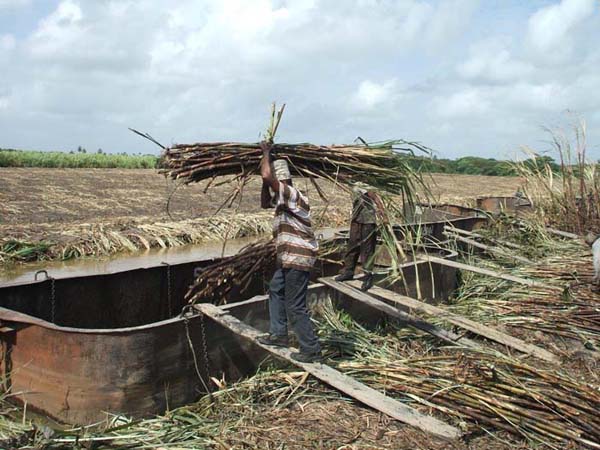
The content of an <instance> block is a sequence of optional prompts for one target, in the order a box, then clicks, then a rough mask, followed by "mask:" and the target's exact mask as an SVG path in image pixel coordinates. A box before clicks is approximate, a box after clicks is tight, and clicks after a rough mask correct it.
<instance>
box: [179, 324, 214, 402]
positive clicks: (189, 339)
mask: <svg viewBox="0 0 600 450" xmlns="http://www.w3.org/2000/svg"><path fill="white" fill-rule="evenodd" d="M203 318H204V315H202V318H201V320H203ZM183 323H184V325H185V335H186V336H187V341H188V345H189V347H190V351H191V352H192V358H193V360H194V368H195V369H196V375H197V376H198V379H199V380H200V382H201V383H202V385H203V386H204V389H206V392H208V395H210V397H211V400H212V392H211V390H210V388H209V387H208V384H207V383H206V381H205V380H204V378H203V377H202V374H201V373H200V367H199V366H198V359H197V358H196V350H195V349H194V343H193V342H192V338H191V336H190V325H189V319H188V318H187V317H185V316H183ZM203 334H204V333H203ZM206 369H207V373H208V367H207V368H206Z"/></svg>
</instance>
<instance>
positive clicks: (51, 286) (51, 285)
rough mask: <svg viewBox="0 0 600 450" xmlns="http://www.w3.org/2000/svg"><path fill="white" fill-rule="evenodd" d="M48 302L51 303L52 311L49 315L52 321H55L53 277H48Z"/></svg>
mask: <svg viewBox="0 0 600 450" xmlns="http://www.w3.org/2000/svg"><path fill="white" fill-rule="evenodd" d="M50 302H51V304H52V311H51V315H50V317H51V318H52V323H55V321H56V287H55V285H54V278H50Z"/></svg>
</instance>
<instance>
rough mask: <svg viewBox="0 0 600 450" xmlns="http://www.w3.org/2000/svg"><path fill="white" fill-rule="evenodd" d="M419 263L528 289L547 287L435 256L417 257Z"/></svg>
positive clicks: (535, 282)
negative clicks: (496, 279)
mask: <svg viewBox="0 0 600 450" xmlns="http://www.w3.org/2000/svg"><path fill="white" fill-rule="evenodd" d="M417 260H419V261H426V262H432V263H436V264H442V265H444V266H448V267H454V268H455V269H461V270H466V271H469V272H474V273H479V274H481V275H488V276H490V277H494V278H500V279H502V280H506V281H512V282H513V283H518V284H523V285H525V286H529V287H548V286H546V285H544V284H542V283H539V282H537V281H534V280H528V279H527V278H521V277H516V276H514V275H508V274H504V273H500V272H496V271H495V270H490V269H484V268H481V267H476V266H471V265H470V264H464V263H460V262H457V261H451V260H449V259H444V258H439V257H437V256H419V257H417Z"/></svg>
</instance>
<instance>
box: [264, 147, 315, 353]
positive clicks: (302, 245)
mask: <svg viewBox="0 0 600 450" xmlns="http://www.w3.org/2000/svg"><path fill="white" fill-rule="evenodd" d="M260 146H261V148H262V150H263V157H262V160H261V166H260V174H261V176H262V178H263V189H262V193H261V206H262V207H263V208H269V207H271V206H275V219H274V222H273V235H274V238H275V246H276V249H277V263H276V270H275V274H274V275H273V279H272V280H271V284H270V286H269V321H270V329H269V334H267V335H265V336H260V337H259V338H258V342H260V343H261V344H264V345H274V346H280V347H287V346H288V329H287V325H288V317H289V321H290V324H291V326H292V329H293V331H294V333H295V334H296V336H297V338H298V342H299V345H300V352H299V353H292V354H291V357H292V358H293V359H295V360H297V361H300V362H315V361H319V360H321V346H320V344H319V339H318V338H317V335H316V333H315V330H314V327H313V324H312V322H311V321H310V314H309V312H308V307H307V305H306V294H307V290H308V282H309V278H310V271H311V270H312V268H313V266H314V264H315V260H316V258H317V250H318V244H317V241H316V239H315V236H314V233H313V230H312V225H311V221H310V207H309V205H308V199H307V198H306V197H305V196H304V195H302V193H301V192H300V191H299V190H298V189H296V188H295V187H294V186H293V185H292V179H291V175H290V171H289V168H288V165H287V161H285V160H283V159H279V160H275V161H273V166H272V167H271V145H270V144H269V143H267V142H262V143H261V144H260ZM273 172H275V173H273ZM269 189H271V190H272V191H273V192H274V194H275V195H274V198H271V194H270V191H269Z"/></svg>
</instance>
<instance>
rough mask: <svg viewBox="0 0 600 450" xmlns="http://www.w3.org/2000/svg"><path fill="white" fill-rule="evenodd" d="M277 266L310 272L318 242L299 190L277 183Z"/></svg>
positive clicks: (275, 219) (307, 209) (274, 227)
mask: <svg viewBox="0 0 600 450" xmlns="http://www.w3.org/2000/svg"><path fill="white" fill-rule="evenodd" d="M273 237H274V238H275V246H276V248H277V265H278V266H279V267H282V268H284V269H297V270H303V271H306V272H309V271H310V270H311V269H312V267H313V266H314V264H315V260H316V259H317V250H318V249H319V245H318V244H317V240H316V239H315V235H314V233H313V230H312V225H311V222H310V206H309V205H308V199H307V198H306V197H305V196H304V195H302V194H301V193H300V191H298V189H296V188H294V187H292V186H287V185H285V184H283V183H281V182H279V197H278V199H277V206H276V207H275V218H274V219H273Z"/></svg>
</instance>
